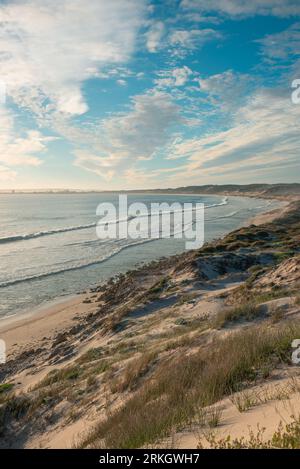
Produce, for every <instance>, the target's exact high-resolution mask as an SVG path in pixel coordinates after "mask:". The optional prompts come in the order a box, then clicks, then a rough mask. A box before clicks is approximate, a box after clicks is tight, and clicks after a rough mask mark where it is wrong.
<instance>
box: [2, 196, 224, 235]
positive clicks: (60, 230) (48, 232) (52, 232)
mask: <svg viewBox="0 0 300 469" xmlns="http://www.w3.org/2000/svg"><path fill="white" fill-rule="evenodd" d="M227 204H228V197H224V198H223V199H222V202H220V203H216V204H212V205H206V206H205V209H210V208H214V207H220V206H222V205H227ZM191 210H192V211H195V210H197V209H196V207H193V208H191ZM180 211H181V210H175V211H174V210H165V211H158V212H153V213H151V212H150V213H141V214H139V215H137V216H134V215H129V216H126V217H123V218H119V219H117V220H109V221H106V222H102V223H101V221H99V222H98V223H88V224H86V225H78V226H69V227H64V228H57V229H54V230H46V231H37V232H35V233H26V234H20V235H11V236H6V237H3V238H0V244H6V243H13V242H16V241H26V240H30V239H36V238H40V237H43V236H51V235H56V234H60V233H68V232H71V231H80V230H87V229H90V228H95V227H96V226H99V225H100V226H101V225H107V224H114V223H115V224H119V223H121V222H122V221H130V220H133V219H134V218H144V217H149V216H151V215H152V216H153V215H159V214H164V215H166V214H171V213H178V212H180Z"/></svg>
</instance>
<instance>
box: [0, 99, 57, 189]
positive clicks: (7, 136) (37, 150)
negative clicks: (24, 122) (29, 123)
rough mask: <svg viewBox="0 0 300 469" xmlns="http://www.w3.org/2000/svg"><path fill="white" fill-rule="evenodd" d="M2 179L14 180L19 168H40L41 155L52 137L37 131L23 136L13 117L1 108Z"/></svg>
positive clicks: (0, 155)
mask: <svg viewBox="0 0 300 469" xmlns="http://www.w3.org/2000/svg"><path fill="white" fill-rule="evenodd" d="M0 123H1V133H0V172H1V174H0V178H1V179H2V180H4V179H5V180H12V179H13V178H14V177H15V175H16V171H15V170H12V168H14V167H19V166H21V167H22V166H39V165H40V164H41V163H42V160H41V159H40V155H41V154H42V153H43V152H44V151H45V150H46V148H47V143H48V142H50V141H52V140H53V138H52V137H45V136H43V135H42V134H41V133H40V132H39V131H37V130H27V131H25V132H24V133H23V135H22V136H21V135H20V133H19V132H18V133H17V131H16V130H15V128H14V119H13V115H12V114H11V113H10V112H9V111H8V109H6V108H4V107H0Z"/></svg>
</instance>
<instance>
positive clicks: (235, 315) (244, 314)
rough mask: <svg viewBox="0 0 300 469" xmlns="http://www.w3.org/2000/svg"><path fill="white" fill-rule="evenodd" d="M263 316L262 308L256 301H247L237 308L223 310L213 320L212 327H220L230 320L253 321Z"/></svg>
mask: <svg viewBox="0 0 300 469" xmlns="http://www.w3.org/2000/svg"><path fill="white" fill-rule="evenodd" d="M259 316H261V312H260V308H259V306H258V305H256V304H254V303H251V302H250V303H245V304H243V305H241V306H237V307H236V308H232V309H228V310H223V311H221V312H220V313H218V314H217V315H216V317H215V318H213V320H212V327H214V328H216V329H219V328H221V327H224V326H225V325H226V324H228V323H230V322H235V321H240V320H245V321H252V320H254V319H256V318H258V317H259Z"/></svg>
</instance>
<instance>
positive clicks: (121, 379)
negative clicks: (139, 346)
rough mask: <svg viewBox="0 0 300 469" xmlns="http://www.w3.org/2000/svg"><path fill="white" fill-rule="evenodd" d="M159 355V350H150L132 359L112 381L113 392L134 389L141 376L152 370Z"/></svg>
mask: <svg viewBox="0 0 300 469" xmlns="http://www.w3.org/2000/svg"><path fill="white" fill-rule="evenodd" d="M157 355H158V354H157V352H148V353H144V354H142V355H141V356H140V357H138V358H135V359H133V360H132V361H130V362H129V364H128V365H127V366H126V368H125V370H123V372H122V373H121V375H120V376H118V377H117V378H116V379H115V380H113V381H112V383H111V390H112V392H114V393H116V392H124V391H126V390H129V391H132V390H133V389H134V388H135V387H136V386H137V384H138V382H139V381H140V380H141V378H143V377H144V376H145V375H146V374H147V373H148V372H149V371H150V369H151V367H152V365H153V364H154V363H155V361H156V360H157Z"/></svg>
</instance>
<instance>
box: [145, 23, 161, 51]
mask: <svg viewBox="0 0 300 469" xmlns="http://www.w3.org/2000/svg"><path fill="white" fill-rule="evenodd" d="M164 34H165V26H164V24H163V23H162V22H161V21H157V22H155V23H153V24H152V25H151V27H150V28H149V30H148V31H147V33H146V45H147V49H148V51H149V52H151V53H155V52H157V51H158V49H159V48H160V46H161V42H162V39H163V36H164Z"/></svg>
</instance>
